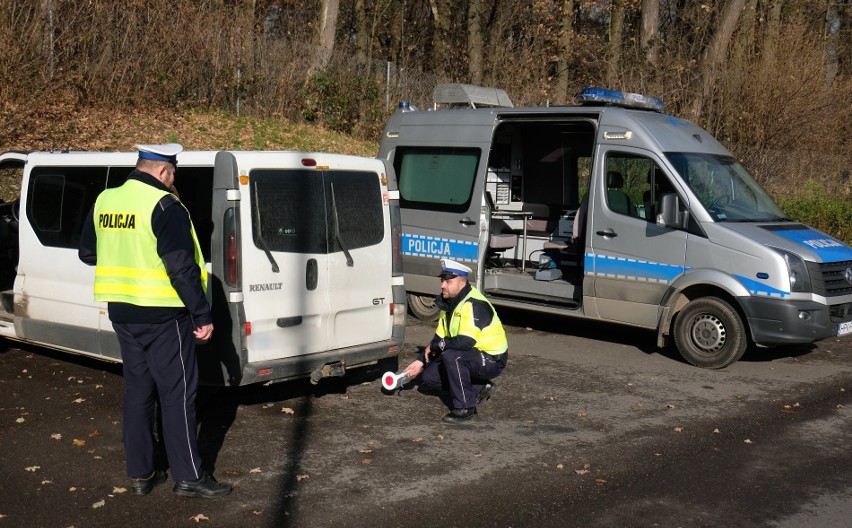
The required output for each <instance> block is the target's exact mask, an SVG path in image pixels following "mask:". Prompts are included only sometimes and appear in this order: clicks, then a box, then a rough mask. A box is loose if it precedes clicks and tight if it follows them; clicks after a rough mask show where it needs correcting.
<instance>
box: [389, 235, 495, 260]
mask: <svg viewBox="0 0 852 528" xmlns="http://www.w3.org/2000/svg"><path fill="white" fill-rule="evenodd" d="M401 238H402V254H403V255H410V256H414V257H429V258H451V259H453V260H458V261H467V262H476V261H477V260H478V258H479V244H478V243H477V242H474V241H470V240H453V239H451V238H442V237H435V236H428V235H413V234H410V233H403V234H402V237H401Z"/></svg>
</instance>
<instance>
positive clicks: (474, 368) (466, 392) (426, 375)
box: [421, 349, 504, 409]
mask: <svg viewBox="0 0 852 528" xmlns="http://www.w3.org/2000/svg"><path fill="white" fill-rule="evenodd" d="M503 367H504V365H502V364H501V363H498V362H496V361H494V359H493V358H492V356H491V354H486V353H485V352H480V351H479V350H452V349H448V350H444V352H443V353H442V354H441V355H440V356H438V357H437V358H435V359H430V361H429V363H428V364H427V365H426V366H425V367H424V368H423V373H422V374H421V376H423V377H422V381H421V383H423V384H424V385H426V386H428V387H433V388H437V387H440V388H444V389H448V390H449V391H450V396H451V397H452V399H453V409H467V408H470V407H476V395H477V394H479V391H481V390H482V387H484V386H485V384H486V383H488V381H489V380H492V379H494V378H496V377H497V376H499V375H500V373H501V372H503Z"/></svg>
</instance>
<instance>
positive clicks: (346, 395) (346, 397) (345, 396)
mask: <svg viewBox="0 0 852 528" xmlns="http://www.w3.org/2000/svg"><path fill="white" fill-rule="evenodd" d="M340 399H341V400H348V399H349V395H348V394H344V395H342V396H340Z"/></svg>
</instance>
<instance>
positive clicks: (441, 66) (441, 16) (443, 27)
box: [429, 0, 450, 80]
mask: <svg viewBox="0 0 852 528" xmlns="http://www.w3.org/2000/svg"><path fill="white" fill-rule="evenodd" d="M429 7H430V9H431V10H432V21H433V26H432V63H433V64H434V70H435V75H437V76H438V78H439V79H440V80H445V79H447V78H448V75H447V72H448V68H447V61H448V60H449V53H448V50H447V40H446V39H447V34H448V33H449V27H450V17H449V7H448V6H447V5H446V0H429Z"/></svg>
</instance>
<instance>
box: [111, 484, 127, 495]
mask: <svg viewBox="0 0 852 528" xmlns="http://www.w3.org/2000/svg"><path fill="white" fill-rule="evenodd" d="M112 492H113V493H115V494H116V495H120V494H122V493H127V488H119V487H117V486H116V487H113V488H112Z"/></svg>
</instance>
